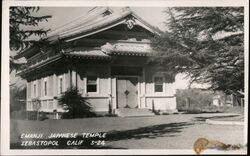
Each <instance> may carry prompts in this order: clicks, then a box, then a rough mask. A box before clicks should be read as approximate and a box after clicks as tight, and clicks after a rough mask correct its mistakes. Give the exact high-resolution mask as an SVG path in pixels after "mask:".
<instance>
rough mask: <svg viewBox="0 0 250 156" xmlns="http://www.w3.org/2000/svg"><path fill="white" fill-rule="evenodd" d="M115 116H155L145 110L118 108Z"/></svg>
mask: <svg viewBox="0 0 250 156" xmlns="http://www.w3.org/2000/svg"><path fill="white" fill-rule="evenodd" d="M115 114H117V115H118V116H120V117H137V116H154V115H155V114H154V113H153V112H152V111H150V110H149V109H147V108H119V109H116V110H115Z"/></svg>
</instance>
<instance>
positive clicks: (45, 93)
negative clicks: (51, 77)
mask: <svg viewBox="0 0 250 156" xmlns="http://www.w3.org/2000/svg"><path fill="white" fill-rule="evenodd" d="M47 92H48V90H47V80H44V96H47Z"/></svg>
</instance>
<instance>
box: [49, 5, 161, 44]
mask: <svg viewBox="0 0 250 156" xmlns="http://www.w3.org/2000/svg"><path fill="white" fill-rule="evenodd" d="M128 15H132V16H134V17H135V18H136V19H138V20H140V21H141V22H142V23H144V25H145V27H148V29H150V30H151V31H152V33H157V32H158V30H156V29H155V28H154V27H152V26H151V25H150V24H148V23H147V22H145V21H143V20H142V19H141V18H140V17H139V16H137V15H135V14H134V13H133V12H132V11H131V10H130V8H128V7H126V8H123V9H121V10H119V11H113V10H111V9H110V8H108V7H105V8H103V7H96V8H94V9H93V10H92V11H90V12H89V13H88V14H87V15H85V16H82V17H80V18H78V19H76V20H75V21H72V22H71V23H68V24H66V25H64V26H62V27H60V28H58V29H56V30H54V31H51V32H49V33H48V35H47V37H46V38H47V39H48V40H49V41H54V40H56V39H64V38H68V37H71V36H75V35H79V34H81V36H80V37H84V35H86V36H87V35H91V34H94V33H97V32H99V31H103V29H105V30H106V29H109V26H112V27H113V26H115V25H118V24H121V23H122V22H124V21H122V20H125V19H124V18H125V17H127V16H128ZM119 22H121V23H119Z"/></svg>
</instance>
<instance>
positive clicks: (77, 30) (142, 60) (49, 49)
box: [16, 7, 176, 113]
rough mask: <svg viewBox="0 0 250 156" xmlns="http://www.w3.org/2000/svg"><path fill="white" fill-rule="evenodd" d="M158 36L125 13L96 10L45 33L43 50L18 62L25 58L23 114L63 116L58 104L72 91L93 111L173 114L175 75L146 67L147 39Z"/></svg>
mask: <svg viewBox="0 0 250 156" xmlns="http://www.w3.org/2000/svg"><path fill="white" fill-rule="evenodd" d="M159 34H160V32H159V31H158V30H157V29H155V28H154V27H153V26H151V25H150V24H148V23H147V22H145V21H144V20H142V19H141V18H140V17H139V16H137V15H136V14H135V13H134V12H132V11H131V10H130V9H129V8H123V9H121V10H120V11H113V10H111V9H110V8H103V7H96V8H94V9H92V10H91V11H90V12H88V14H87V15H85V16H83V17H82V18H79V19H78V20H76V21H73V22H72V23H70V24H68V25H65V26H63V27H61V28H58V29H56V30H55V31H52V32H51V33H49V34H48V36H47V37H46V38H44V40H45V41H47V42H49V45H48V46H46V47H42V48H38V47H35V46H32V47H30V48H28V49H25V50H24V51H22V52H20V53H19V54H18V55H17V56H16V58H21V57H25V58H26V59H27V64H26V68H24V69H23V70H22V71H21V72H20V73H19V75H20V76H21V77H22V78H24V79H26V80H27V103H26V104H27V107H26V108H27V111H33V110H36V104H35V103H36V102H35V101H36V99H39V100H40V101H41V106H40V108H39V111H43V112H50V113H52V112H55V111H56V112H63V109H62V107H61V106H59V105H58V102H57V99H58V97H59V96H61V95H62V93H63V92H64V91H66V90H67V88H69V87H70V86H76V87H77V88H78V89H79V90H80V92H81V94H82V96H83V97H85V98H86V100H87V101H88V102H89V103H90V104H91V105H92V107H93V110H94V111H95V112H98V113H105V112H108V110H109V105H111V108H112V112H113V113H119V109H121V108H124V107H125V108H134V109H143V108H144V109H145V108H146V109H152V107H153V106H152V103H154V108H155V109H156V110H161V111H163V112H164V111H176V97H175V90H174V87H173V82H174V76H173V75H170V74H169V73H166V72H160V71H158V70H157V66H155V65H152V64H151V65H150V64H148V63H147V60H148V58H149V57H150V56H151V55H152V54H153V53H154V51H153V50H152V49H151V47H150V39H151V38H152V37H154V36H155V35H159Z"/></svg>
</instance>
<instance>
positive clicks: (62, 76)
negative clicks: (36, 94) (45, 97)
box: [57, 75, 65, 95]
mask: <svg viewBox="0 0 250 156" xmlns="http://www.w3.org/2000/svg"><path fill="white" fill-rule="evenodd" d="M60 80H62V83H61V81H60ZM61 84H62V86H60V85H61ZM61 89H62V90H61ZM63 92H65V78H64V75H60V76H58V79H57V94H58V95H62V93H63Z"/></svg>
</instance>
